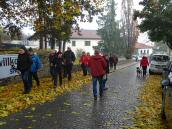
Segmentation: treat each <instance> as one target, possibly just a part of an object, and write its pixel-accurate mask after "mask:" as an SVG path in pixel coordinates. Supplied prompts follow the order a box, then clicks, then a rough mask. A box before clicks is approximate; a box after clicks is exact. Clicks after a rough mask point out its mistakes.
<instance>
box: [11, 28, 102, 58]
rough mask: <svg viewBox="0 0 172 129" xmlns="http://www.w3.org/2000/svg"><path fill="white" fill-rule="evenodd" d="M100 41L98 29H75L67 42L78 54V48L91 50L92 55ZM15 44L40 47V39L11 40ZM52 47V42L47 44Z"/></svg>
mask: <svg viewBox="0 0 172 129" xmlns="http://www.w3.org/2000/svg"><path fill="white" fill-rule="evenodd" d="M99 41H101V37H100V36H99V35H97V31H96V30H80V32H79V33H78V31H74V30H73V33H72V35H71V37H70V41H69V42H67V43H66V49H67V47H71V49H72V51H73V52H74V53H75V54H76V52H77V50H82V51H85V52H89V53H90V54H91V55H92V54H94V49H93V47H94V46H97V45H98V43H99ZM11 43H13V44H22V45H25V46H26V47H27V48H29V47H32V48H39V40H31V41H28V40H15V41H11ZM47 47H48V48H50V44H48V46H47ZM55 49H57V50H58V46H57V44H56V45H55Z"/></svg>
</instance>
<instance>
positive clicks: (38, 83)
mask: <svg viewBox="0 0 172 129" xmlns="http://www.w3.org/2000/svg"><path fill="white" fill-rule="evenodd" d="M31 74H32V78H33V79H34V80H35V81H36V84H37V86H39V85H40V82H39V78H38V74H37V72H32V73H31Z"/></svg>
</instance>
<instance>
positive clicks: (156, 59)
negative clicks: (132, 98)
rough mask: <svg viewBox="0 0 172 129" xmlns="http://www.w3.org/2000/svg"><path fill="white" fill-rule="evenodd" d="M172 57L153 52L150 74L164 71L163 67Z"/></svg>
mask: <svg viewBox="0 0 172 129" xmlns="http://www.w3.org/2000/svg"><path fill="white" fill-rule="evenodd" d="M169 61H170V57H169V56H168V55H165V54H153V55H151V57H150V67H149V74H153V73H162V72H163V68H165V67H166V66H167V63H168V62H169Z"/></svg>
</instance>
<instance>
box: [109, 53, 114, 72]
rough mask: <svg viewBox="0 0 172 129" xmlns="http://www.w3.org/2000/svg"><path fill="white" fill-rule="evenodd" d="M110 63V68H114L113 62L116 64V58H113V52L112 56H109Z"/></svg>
mask: <svg viewBox="0 0 172 129" xmlns="http://www.w3.org/2000/svg"><path fill="white" fill-rule="evenodd" d="M109 64H110V70H112V69H113V66H114V65H113V64H114V58H113V56H112V54H110V57H109Z"/></svg>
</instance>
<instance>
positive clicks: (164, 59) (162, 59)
mask: <svg viewBox="0 0 172 129" xmlns="http://www.w3.org/2000/svg"><path fill="white" fill-rule="evenodd" d="M151 60H152V61H158V62H167V61H169V60H170V58H169V56H165V55H154V56H152V58H151Z"/></svg>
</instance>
